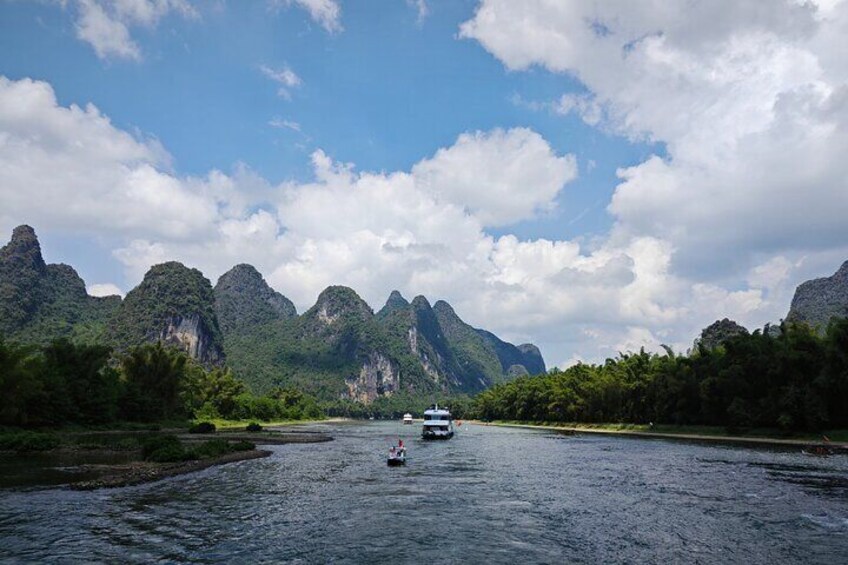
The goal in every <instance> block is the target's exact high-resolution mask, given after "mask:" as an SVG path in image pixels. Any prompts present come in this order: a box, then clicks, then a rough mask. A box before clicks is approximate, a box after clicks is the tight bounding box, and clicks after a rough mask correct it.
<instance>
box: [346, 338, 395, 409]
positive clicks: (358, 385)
mask: <svg viewBox="0 0 848 565" xmlns="http://www.w3.org/2000/svg"><path fill="white" fill-rule="evenodd" d="M345 384H346V385H347V388H348V396H349V398H351V399H353V400H357V401H359V402H362V403H365V404H370V403H371V402H374V400H376V399H377V398H378V397H380V396H391V395H392V394H393V393H395V392H397V391H398V390H400V370H399V369H398V367H397V365H396V364H395V363H394V362H392V360H391V359H389V358H388V357H386V356H385V355H383V354H382V353H379V352H376V351H375V352H372V353H371V354H370V355H368V358H367V360H366V361H365V363H363V365H362V369H361V370H360V371H359V375H358V376H356V377H354V378H348V379H346V380H345Z"/></svg>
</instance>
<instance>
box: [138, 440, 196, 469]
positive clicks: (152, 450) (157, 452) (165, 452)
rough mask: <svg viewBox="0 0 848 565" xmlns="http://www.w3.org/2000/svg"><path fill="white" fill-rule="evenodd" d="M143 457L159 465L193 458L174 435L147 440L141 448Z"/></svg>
mask: <svg viewBox="0 0 848 565" xmlns="http://www.w3.org/2000/svg"><path fill="white" fill-rule="evenodd" d="M141 455H142V457H144V459H145V460H147V461H155V462H157V463H169V462H173V461H186V460H188V459H192V458H193V457H192V454H191V453H189V452H187V451H186V450H185V448H184V447H183V444H182V443H180V440H179V439H177V436H173V435H165V436H153V437H150V438H147V439H146V440H144V442H143V444H142V446H141Z"/></svg>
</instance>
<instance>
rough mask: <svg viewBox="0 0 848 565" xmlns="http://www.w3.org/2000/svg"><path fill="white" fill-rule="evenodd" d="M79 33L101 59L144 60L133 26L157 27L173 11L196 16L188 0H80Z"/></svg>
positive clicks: (186, 15)
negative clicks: (132, 31)
mask: <svg viewBox="0 0 848 565" xmlns="http://www.w3.org/2000/svg"><path fill="white" fill-rule="evenodd" d="M76 7H77V20H76V32H77V37H78V38H79V39H81V40H83V41H85V42H86V43H88V44H90V45H91V46H92V47H93V48H94V51H95V53H97V56H98V57H100V58H101V59H108V58H111V57H115V58H119V59H132V60H136V61H137V60H140V59H141V58H142V55H141V49H140V48H139V46H138V44H137V43H136V42H135V41H134V40H133V39H132V37H131V35H130V28H131V27H146V28H154V27H156V25H157V24H158V23H159V20H161V19H162V18H164V17H165V16H167V15H168V14H170V13H175V14H178V15H180V16H183V17H185V18H196V17H197V11H196V10H195V9H194V7H193V6H192V5H191V4H190V3H189V2H188V1H187V0H111V1H109V0H78V1H77V3H76Z"/></svg>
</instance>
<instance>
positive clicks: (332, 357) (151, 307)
mask: <svg viewBox="0 0 848 565" xmlns="http://www.w3.org/2000/svg"><path fill="white" fill-rule="evenodd" d="M0 332H3V333H4V334H5V335H6V336H12V337H16V338H21V339H22V340H24V341H31V342H38V341H49V340H50V339H53V338H54V337H60V336H68V337H71V338H72V339H77V340H88V341H92V342H98V343H109V344H112V345H114V346H115V347H116V348H117V349H118V350H119V351H120V350H124V349H126V348H129V347H132V346H135V345H139V344H142V343H146V342H153V341H163V342H165V343H168V344H172V345H174V346H177V347H180V348H182V349H183V350H185V351H186V352H187V353H188V354H189V355H191V356H192V357H193V358H195V359H197V360H199V361H200V362H202V363H203V364H205V365H207V366H208V365H217V364H222V363H224V361H225V360H226V361H227V362H228V363H230V365H231V366H232V368H233V369H234V370H235V372H236V374H237V375H239V376H241V377H242V378H243V379H244V380H245V381H246V382H247V383H248V385H249V386H250V387H251V388H253V389H254V390H255V391H258V392H264V391H267V390H268V389H269V388H271V387H273V386H276V385H283V386H286V385H293V386H297V387H299V388H301V389H303V390H305V391H308V392H310V393H312V394H315V395H317V396H319V397H321V398H325V399H338V398H349V399H355V400H358V401H361V402H373V401H374V400H375V399H376V398H379V397H381V396H387V395H392V394H396V393H399V392H403V393H408V394H412V395H416V394H417V395H421V396H431V395H433V394H448V393H473V392H477V391H479V390H483V389H485V388H486V387H489V386H491V385H492V384H495V383H498V382H502V381H504V380H508V379H510V378H513V377H515V376H518V375H523V374H527V373H530V374H534V373H539V372H544V361H543V360H542V357H541V355H540V354H539V350H538V349H537V348H535V347H534V346H532V345H529V344H525V345H522V346H519V347H515V346H514V345H512V344H509V343H506V342H503V341H501V340H500V339H498V338H497V337H496V336H494V335H493V334H491V333H489V332H484V331H482V330H477V329H475V328H472V327H471V326H469V325H468V324H466V323H465V322H463V321H462V320H461V319H460V318H459V316H457V315H456V313H455V312H454V311H453V309H452V308H451V307H450V305H449V304H447V303H446V302H442V301H439V302H437V303H436V304H435V305H434V306H431V305H430V303H429V301H428V300H427V299H426V298H425V297H423V296H418V297H416V298H415V299H414V300H413V301H412V302H411V303H410V302H408V301H407V300H406V299H405V298H404V297H403V296H401V294H400V293H399V292H397V291H395V292H392V294H391V295H390V296H389V299H388V300H387V302H386V305H385V306H384V307H383V308H382V309H381V310H380V311H379V312H378V313H377V314H374V312H373V311H372V310H371V308H370V306H368V304H367V303H365V301H364V300H362V298H360V297H359V295H357V293H356V292H355V291H354V290H352V289H350V288H347V287H343V286H331V287H329V288H327V289H326V290H324V292H322V293H321V294H320V296H319V297H318V300H317V301H316V303H315V305H314V306H313V307H312V308H310V309H309V310H307V311H306V312H305V313H304V314H303V315H301V316H298V315H297V312H296V310H295V307H294V305H293V304H292V303H291V301H289V300H288V299H287V298H285V297H284V296H282V295H281V294H279V293H278V292H275V291H274V290H273V289H271V288H270V287H269V286H268V284H267V283H266V282H265V281H264V280H263V278H262V275H260V274H259V272H258V271H257V270H256V269H254V268H253V267H251V266H250V265H237V266H235V267H233V269H231V270H230V271H229V272H227V273H225V274H224V275H222V276H221V277H220V279H219V280H218V283H217V284H216V285H215V289H214V291H213V289H212V287H211V285H210V283H209V281H208V280H206V279H205V278H204V277H203V275H202V274H201V273H200V271H198V270H196V269H190V268H188V267H185V266H184V265H182V264H180V263H176V262H169V263H163V264H161V265H156V266H154V267H152V268H151V269H150V270H149V271H148V272H147V274H146V275H145V277H144V280H143V281H142V282H141V284H140V285H138V287H136V288H135V289H133V290H132V291H130V292H129V293H128V294H127V296H126V299H124V300H123V301H122V300H121V298H120V297H118V296H113V297H107V298H94V297H91V296H88V295H87V294H86V291H85V284H84V282H83V281H82V279H80V277H79V276H78V275H77V273H76V272H75V271H74V270H73V269H72V268H71V267H69V266H67V265H47V264H45V263H44V260H43V258H42V256H41V248H40V245H39V243H38V239H37V237H36V236H35V232H34V231H33V229H32V228H30V227H28V226H20V227H18V228H16V229H15V231H14V233H13V235H12V239H11V241H10V242H9V244H8V245H6V246H5V247H3V248H2V249H0ZM225 352H226V358H225Z"/></svg>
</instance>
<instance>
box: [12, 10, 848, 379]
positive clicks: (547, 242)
mask: <svg viewBox="0 0 848 565" xmlns="http://www.w3.org/2000/svg"><path fill="white" fill-rule="evenodd" d="M846 52H848V1H841V0H816V1H806V2H805V1H800V0H786V1H780V0H775V1H773V2H768V3H764V2H761V1H756V0H754V1H749V0H709V1H702V2H697V1H696V2H683V1H679V2H675V1H671V2H665V1H664V2H656V1H648V0H633V1H627V2H624V1H594V2H588V1H567V0H561V1H553V0H525V1H522V2H514V1H512V0H451V1H449V0H444V1H440V0H385V1H383V2H379V3H378V2H353V1H345V0H255V1H244V2H241V1H239V2H235V1H229V2H227V1H224V0H63V1H60V0H55V1H51V0H42V1H37V0H30V1H23V0H18V1H16V0H0V234H7V235H6V236H3V238H4V239H5V238H6V237H8V234H11V230H12V228H13V227H14V226H16V225H19V224H23V223H26V224H29V225H31V226H33V227H34V228H35V230H36V232H37V234H38V235H39V238H40V240H41V243H42V249H43V252H44V255H45V259H46V260H47V261H48V262H62V263H68V264H70V265H72V266H74V267H75V268H76V269H77V271H78V272H79V273H80V275H81V276H82V277H83V279H84V280H85V281H86V284H87V288H88V290H89V292H90V293H91V294H94V295H105V294H112V293H119V294H125V293H126V292H128V291H129V290H131V289H132V288H133V287H134V286H135V285H137V284H138V283H139V282H140V281H141V279H142V277H143V276H144V273H145V272H146V271H147V269H148V268H149V267H150V266H151V265H154V264H157V263H161V262H163V261H168V260H178V261H181V262H183V263H185V264H186V265H189V266H192V267H196V268H198V269H200V270H201V271H202V272H203V273H204V274H205V275H206V277H207V278H209V279H210V281H211V282H212V284H214V283H215V281H216V280H217V278H218V277H219V276H220V275H221V274H223V273H224V272H226V271H227V270H228V269H229V268H231V267H232V266H233V265H235V264H237V263H250V264H252V265H254V266H256V267H257V269H259V271H260V272H262V273H263V275H264V277H265V279H266V280H267V281H268V283H269V284H270V285H271V286H272V287H274V288H275V289H276V290H278V291H279V292H281V293H283V294H284V295H286V296H287V297H289V298H290V299H291V300H293V301H294V303H295V304H296V306H297V308H298V310H299V311H301V312H303V311H305V310H306V309H308V308H309V307H310V306H311V305H312V304H313V303H314V302H315V299H316V297H317V296H318V294H319V293H320V292H321V290H323V289H324V288H326V287H327V286H329V285H332V284H342V285H347V286H350V287H352V288H354V289H355V290H356V291H357V292H358V293H359V294H360V295H361V296H362V297H363V298H364V299H365V300H366V301H367V302H368V303H369V304H370V305H371V306H372V308H374V309H375V310H377V309H379V308H380V307H381V306H382V304H383V303H384V302H385V300H386V298H387V297H388V295H389V293H390V292H391V290H393V289H397V290H400V291H401V292H402V293H403V294H404V295H405V296H406V297H407V298H409V299H411V298H412V297H414V296H416V295H419V294H421V295H424V296H426V297H427V298H428V299H429V300H430V301H431V302H435V301H436V300H440V299H442V300H447V301H448V302H450V303H451V304H452V305H453V306H454V308H455V310H456V311H457V313H458V314H459V315H460V316H461V317H462V318H463V319H464V320H465V321H467V322H468V323H471V324H472V325H475V326H477V327H483V328H486V329H488V330H491V331H494V332H495V333H497V334H498V335H499V336H501V337H502V338H504V339H507V340H510V341H513V342H515V343H523V342H528V341H529V342H532V343H535V344H537V345H538V346H539V347H540V348H541V350H542V353H543V355H544V357H545V359H546V361H547V363H548V365H549V366H553V365H558V366H560V367H564V366H567V365H570V364H573V363H575V362H577V361H590V362H597V361H602V360H603V359H605V358H607V357H610V356H614V355H615V354H617V353H618V352H621V351H627V350H637V349H638V348H640V347H646V348H648V349H650V350H657V349H658V348H659V346H660V344H668V345H671V346H672V347H674V348H675V349H676V350H678V351H685V350H686V349H687V348H688V347H690V346H691V344H692V342H693V340H694V339H695V337H696V336H697V334H698V333H699V331H700V329H702V328H703V327H705V326H706V325H708V324H710V323H711V322H713V321H715V320H716V319H721V318H725V317H729V318H731V319H734V320H736V321H737V322H739V323H741V324H743V325H745V326H747V327H748V328H750V329H755V328H757V327H762V325H763V324H765V323H768V322H772V323H774V322H778V321H779V320H780V319H781V318H783V317H785V315H786V313H787V311H788V308H789V304H790V301H791V298H792V294H793V292H794V289H795V287H796V285H797V284H799V283H800V282H802V281H804V280H806V279H809V278H814V277H821V276H828V275H830V274H832V273H833V272H835V271H836V270H837V268H838V267H839V266H840V265H841V264H842V262H843V261H845V260H846V259H848V228H846V225H848V224H846V221H845V219H846V218H848V159H846V158H845V156H846V155H848V57H845V53H846Z"/></svg>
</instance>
